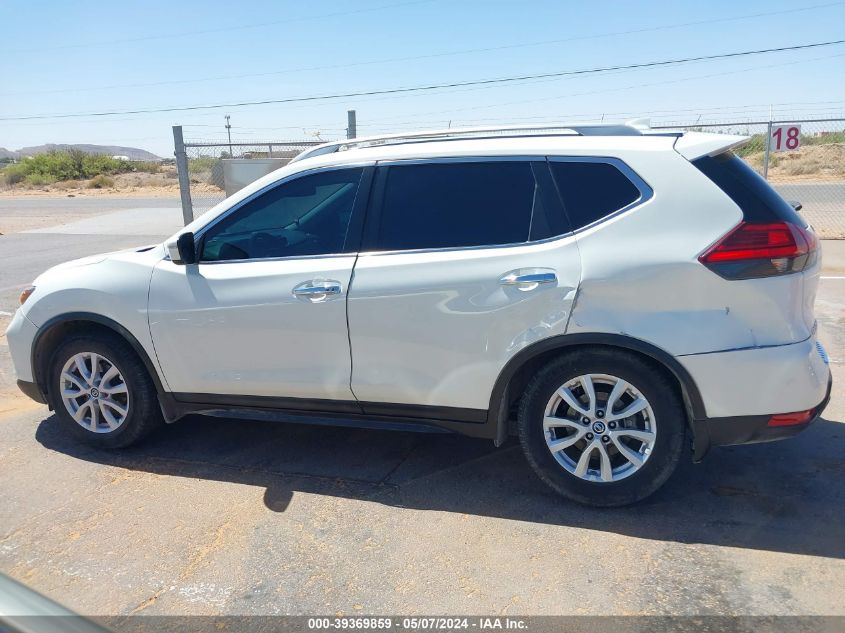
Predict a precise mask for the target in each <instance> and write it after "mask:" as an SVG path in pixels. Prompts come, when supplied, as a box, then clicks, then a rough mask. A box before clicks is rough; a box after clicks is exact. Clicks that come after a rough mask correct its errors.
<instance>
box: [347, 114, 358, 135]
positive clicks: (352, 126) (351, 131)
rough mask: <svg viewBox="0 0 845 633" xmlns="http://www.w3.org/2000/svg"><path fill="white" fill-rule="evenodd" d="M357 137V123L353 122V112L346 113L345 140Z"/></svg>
mask: <svg viewBox="0 0 845 633" xmlns="http://www.w3.org/2000/svg"><path fill="white" fill-rule="evenodd" d="M356 136H358V123H357V121H356V120H355V110H347V111H346V138H355V137H356Z"/></svg>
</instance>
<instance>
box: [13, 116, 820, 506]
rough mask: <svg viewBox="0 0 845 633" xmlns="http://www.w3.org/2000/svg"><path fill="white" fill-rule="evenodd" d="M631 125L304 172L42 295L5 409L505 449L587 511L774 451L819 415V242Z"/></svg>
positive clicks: (424, 145)
mask: <svg viewBox="0 0 845 633" xmlns="http://www.w3.org/2000/svg"><path fill="white" fill-rule="evenodd" d="M744 140H745V139H744V138H743V137H735V136H725V135H718V134H701V133H683V132H659V131H655V130H649V129H647V128H642V127H635V126H628V125H625V126H594V127H578V126H576V127H570V128H561V129H547V130H534V131H528V130H520V129H516V128H508V129H499V130H495V131H493V130H474V131H450V132H441V133H427V134H419V135H413V136H402V137H381V138H378V139H362V140H356V141H351V142H345V143H335V144H328V145H325V146H321V147H319V148H316V149H312V150H310V151H308V152H306V153H304V154H302V155H300V156H299V157H298V158H297V159H295V160H294V161H293V162H292V163H291V164H289V165H287V166H286V167H284V168H282V169H280V170H278V171H276V172H274V173H272V174H270V175H269V176H267V177H265V178H262V179H261V180H259V181H257V182H255V183H254V184H252V185H251V186H249V187H247V188H245V189H243V190H241V191H240V192H238V193H237V194H235V195H233V196H232V197H230V198H229V199H227V200H225V201H224V202H222V203H220V204H219V205H218V206H217V207H215V208H214V209H212V210H211V211H210V212H209V213H207V214H205V215H203V216H202V217H200V218H199V219H197V220H196V221H194V222H193V223H192V224H190V225H189V226H187V227H186V228H185V229H184V230H183V231H181V232H180V233H179V234H177V235H176V236H174V237H173V238H172V239H171V240H169V241H167V242H166V243H165V244H161V245H157V246H151V247H147V248H142V249H139V250H131V251H121V252H117V253H112V254H108V255H101V256H97V257H89V258H86V259H82V260H77V261H74V262H70V263H67V264H64V265H61V266H57V267H56V268H53V269H51V270H49V271H48V272H46V273H44V274H43V275H41V276H40V277H39V278H38V279H37V280H36V281H35V282H34V287H33V288H32V289H29V290H27V291H26V292H25V293H24V295H23V296H22V306H21V308H20V309H19V310H18V311H17V314H16V315H15V317H14V319H13V321H12V323H11V326H10V327H9V330H8V333H7V334H8V342H9V345H10V348H11V352H12V357H13V359H14V363H15V369H16V371H17V374H18V378H19V379H20V380H19V385H20V387H21V389H22V390H23V391H24V392H25V393H26V394H28V395H29V396H31V397H32V398H34V399H35V400H38V401H40V402H46V403H49V404H50V406H51V408H52V409H53V410H54V411H55V412H56V414H57V417H58V420H59V423H60V424H62V425H64V426H65V427H66V429H67V431H68V432H71V433H74V434H75V435H76V436H78V437H79V438H82V439H84V440H87V441H88V442H90V443H92V444H94V445H96V446H100V447H122V446H127V445H129V444H131V443H133V442H135V441H137V440H138V439H140V438H141V437H142V436H144V435H145V434H146V433H148V432H149V431H151V430H153V429H154V428H155V427H157V426H159V424H160V422H161V421H162V420H164V421H167V422H173V421H175V420H177V419H179V418H180V417H182V416H184V415H186V414H188V413H197V412H205V413H208V412H215V413H219V412H221V411H226V412H228V414H229V415H231V416H232V417H238V416H241V417H249V416H250V415H253V416H254V415H256V413H257V412H260V413H261V415H262V416H263V417H266V416H267V415H268V414H272V415H274V416H276V417H278V418H279V419H283V420H294V421H312V422H320V423H326V422H336V423H338V424H342V423H344V422H345V423H349V422H350V421H351V422H352V423H355V424H359V425H361V426H379V427H389V428H393V429H420V428H421V427H425V428H429V429H431V428H436V429H441V430H447V431H454V432H458V433H463V434H466V435H470V436H474V437H481V438H489V439H492V440H494V441H495V442H496V444H497V445H498V444H501V443H503V442H505V441H506V439H507V438H508V436H509V435H518V436H519V439H520V441H521V443H522V447H523V448H524V451H525V454H526V456H527V458H528V460H529V462H530V463H531V465H532V466H533V467H534V469H535V470H536V471H537V473H538V474H539V475H540V477H541V478H542V479H543V480H544V481H545V482H546V483H548V484H549V485H550V486H551V487H552V488H554V489H555V490H557V491H558V492H560V493H561V494H563V495H565V496H566V497H569V498H570V499H574V500H576V501H579V502H583V503H589V504H595V505H620V504H625V503H630V502H633V501H636V500H639V499H642V498H643V497H645V496H647V495H649V494H650V493H652V492H653V491H655V490H656V489H657V488H658V487H659V486H660V485H661V484H662V483H663V482H664V481H666V479H667V478H668V477H669V475H670V474H671V473H672V471H673V470H674V468H675V466H676V465H677V463H678V461H679V460H680V458H681V455H682V453H683V452H684V448H685V446H688V445H689V444H688V443H687V441H686V439H685V438H689V439H690V440H691V441H692V452H693V459H695V460H699V459H701V458H702V457H703V456H704V454H705V453H706V452H707V450H708V448H709V447H710V446H714V445H726V444H739V443H745V442H759V441H765V440H770V439H776V438H780V437H784V436H788V435H793V434H795V433H796V432H798V431H799V430H801V429H803V428H805V427H806V426H807V425H808V424H809V423H810V422H811V421H812V420H813V419H815V418H816V417H817V416H818V415H819V413H820V412H821V410H822V409H823V407H824V405H825V404H826V401H827V398H828V397H829V393H830V380H831V379H830V371H829V368H828V367H827V361H826V358H825V355H824V350H823V349H822V348H821V346H820V345H819V344H818V343H817V342H816V322H815V318H814V315H813V301H814V296H815V292H816V286H817V282H818V277H819V270H820V257H819V247H818V242H817V239H816V237H815V235H814V233H813V232H812V229H810V227H808V226H807V224H806V222H804V221H803V220H802V219H801V217H800V216H799V215H798V214H797V213H796V212H795V210H794V209H793V208H792V207H791V206H790V205H789V204H787V203H786V202H784V201H783V200H782V199H781V198H780V197H779V196H778V195H777V194H776V193H775V192H774V191H773V190H772V189H771V188H770V187H769V186H768V185H767V184H766V182H765V181H763V180H762V179H761V178H759V177H758V176H757V175H756V174H755V173H754V172H753V171H752V170H751V169H750V168H749V167H747V166H746V165H745V163H744V162H743V161H742V160H741V159H739V158H737V157H735V156H734V155H733V154H732V153H731V152H730V148H731V147H733V146H736V145H738V144H739V143H741V142H743V141H744Z"/></svg>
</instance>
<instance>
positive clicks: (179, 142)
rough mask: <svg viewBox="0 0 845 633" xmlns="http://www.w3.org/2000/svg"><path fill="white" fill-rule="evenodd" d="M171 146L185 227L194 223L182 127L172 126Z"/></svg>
mask: <svg viewBox="0 0 845 633" xmlns="http://www.w3.org/2000/svg"><path fill="white" fill-rule="evenodd" d="M173 146H174V149H175V151H174V152H173V155H174V156H176V174H177V175H178V176H179V196H180V197H181V198H182V220H184V222H185V226H187V225H188V224H190V223H191V222H193V221H194V208H193V204H192V203H191V179H190V178H189V177H188V155H187V154H186V153H185V140H184V139H183V138H182V126H181V125H174V126H173Z"/></svg>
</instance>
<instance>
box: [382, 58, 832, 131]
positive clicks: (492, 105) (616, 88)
mask: <svg viewBox="0 0 845 633" xmlns="http://www.w3.org/2000/svg"><path fill="white" fill-rule="evenodd" d="M843 55H845V53H840V54H836V55H827V56H824V57H814V58H811V59H802V60H797V61H792V62H782V63H779V64H767V65H765V66H752V67H750V68H741V69H738V70H729V71H721V72H718V73H710V74H707V75H695V76H687V77H681V78H679V79H669V80H664V81H657V82H650V83H640V84H634V85H628V86H614V87H612V88H602V89H599V90H590V91H587V92H576V93H567V94H563V95H556V96H552V97H533V98H531V99H521V100H519V101H508V102H499V103H488V104H484V105H477V106H469V107H464V108H451V109H448V110H437V111H433V112H421V113H417V114H416V115H409V114H407V113H406V114H404V115H402V116H434V115H438V114H440V115H451V114H454V113H455V112H466V111H470V110H482V109H488V108H498V107H501V106H509V105H520V104H523V103H532V104H534V103H538V102H540V101H555V100H558V99H570V98H572V97H582V96H587V95H594V94H601V93H607V92H618V91H620V90H632V89H636V88H648V87H653V86H663V85H668V84H676V83H681V82H684V81H695V80H698V79H711V78H714V77H723V76H725V75H736V74H740V73H744V72H749V71H754V70H763V69H767V68H781V67H783V66H793V65H796V64H804V63H807V62H812V61H818V60H820V59H831V58H834V57H842V56H843ZM389 118H391V117H387V119H389ZM392 118H395V117H392Z"/></svg>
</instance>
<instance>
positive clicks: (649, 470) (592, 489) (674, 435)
mask: <svg viewBox="0 0 845 633" xmlns="http://www.w3.org/2000/svg"><path fill="white" fill-rule="evenodd" d="M685 429H686V416H685V413H684V408H683V406H682V404H681V401H680V398H679V397H678V394H677V392H676V389H675V387H674V385H673V384H672V383H671V382H670V379H669V378H668V377H667V376H666V375H665V374H664V373H663V372H662V371H660V369H659V368H658V367H656V366H655V365H653V364H651V363H649V362H647V361H644V360H641V359H640V358H638V357H637V356H634V355H632V354H629V353H626V352H624V351H611V350H595V351H587V350H584V351H577V352H574V353H571V354H569V355H567V356H565V357H562V358H560V359H558V360H556V361H553V362H552V363H550V364H549V365H547V366H546V367H545V368H544V369H542V370H541V371H540V372H539V373H538V374H537V375H536V376H535V378H534V379H533V380H532V382H531V383H530V384H529V385H528V387H527V389H526V392H525V395H524V396H523V398H522V403H521V406H520V410H519V435H520V440H521V443H522V447H523V450H524V451H525V454H526V456H527V458H528V461H529V462H530V463H531V465H532V467H533V468H534V470H535V471H536V472H537V474H538V475H539V476H540V478H541V479H543V481H545V482H546V483H547V484H548V485H549V486H551V487H552V488H554V489H555V490H556V491H557V492H559V493H560V494H562V495H563V496H565V497H568V498H570V499H572V500H574V501H577V502H579V503H584V504H588V505H595V506H618V505H625V504H629V503H633V502H636V501H639V500H641V499H644V498H645V497H647V496H648V495H650V494H652V493H653V492H654V491H655V490H657V489H658V488H659V487H660V486H661V485H663V483H664V482H665V481H666V480H667V479H668V478H669V476H670V475H671V474H672V472H673V471H674V470H675V467H676V466H677V464H678V462H679V460H680V457H681V454H682V451H683V446H684V434H685Z"/></svg>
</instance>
